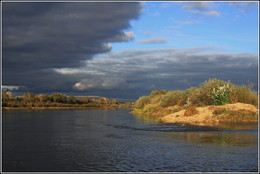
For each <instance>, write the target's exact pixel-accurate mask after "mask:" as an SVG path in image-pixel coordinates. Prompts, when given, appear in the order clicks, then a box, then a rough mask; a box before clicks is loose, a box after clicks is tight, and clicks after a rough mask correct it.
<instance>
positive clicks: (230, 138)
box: [168, 132, 257, 146]
mask: <svg viewBox="0 0 260 174" xmlns="http://www.w3.org/2000/svg"><path fill="white" fill-rule="evenodd" d="M168 136H169V137H171V138H174V139H176V138H185V140H186V141H187V142H188V143H199V144H200V143H204V144H215V145H221V146H251V145H255V144H257V139H256V136H255V135H253V134H251V133H230V132H221V133H220V132H217V133H216V132H213V133H208V132H202V133H193V132H185V133H179V134H169V135H168Z"/></svg>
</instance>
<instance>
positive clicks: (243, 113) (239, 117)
mask: <svg viewBox="0 0 260 174" xmlns="http://www.w3.org/2000/svg"><path fill="white" fill-rule="evenodd" d="M213 114H214V116H215V117H217V118H218V119H220V121H221V120H222V121H224V120H225V121H232V122H234V121H247V120H258V113H256V112H252V111H249V110H244V109H240V110H228V109H217V110H215V111H214V112H213Z"/></svg>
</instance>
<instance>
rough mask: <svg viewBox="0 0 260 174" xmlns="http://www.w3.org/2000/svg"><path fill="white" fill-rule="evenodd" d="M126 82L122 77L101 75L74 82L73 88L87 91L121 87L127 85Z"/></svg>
mask: <svg viewBox="0 0 260 174" xmlns="http://www.w3.org/2000/svg"><path fill="white" fill-rule="evenodd" d="M125 84H126V82H125V80H124V79H122V78H119V77H118V78H116V77H112V78H111V77H100V76H98V78H90V79H83V80H81V81H80V82H77V83H75V84H74V86H73V88H74V89H77V90H79V91H87V90H93V89H120V88H122V87H123V86H125Z"/></svg>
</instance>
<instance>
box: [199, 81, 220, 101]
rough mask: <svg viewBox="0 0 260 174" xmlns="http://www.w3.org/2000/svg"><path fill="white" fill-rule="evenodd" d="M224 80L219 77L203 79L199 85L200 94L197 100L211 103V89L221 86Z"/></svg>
mask: <svg viewBox="0 0 260 174" xmlns="http://www.w3.org/2000/svg"><path fill="white" fill-rule="evenodd" d="M224 84H225V82H224V81H223V80H219V79H209V80H208V81H205V82H203V83H202V84H201V86H200V95H199V98H198V100H199V101H200V102H202V103H203V104H204V105H210V104H212V102H211V101H212V99H211V96H212V91H213V89H214V88H215V89H217V88H218V87H219V86H223V85H224Z"/></svg>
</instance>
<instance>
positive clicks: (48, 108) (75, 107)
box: [2, 103, 132, 110]
mask: <svg viewBox="0 0 260 174" xmlns="http://www.w3.org/2000/svg"><path fill="white" fill-rule="evenodd" d="M130 107H132V104H131V103H120V104H114V105H89V106H88V105H85V106H47V107H2V110H70V109H91V108H101V109H113V108H130Z"/></svg>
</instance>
